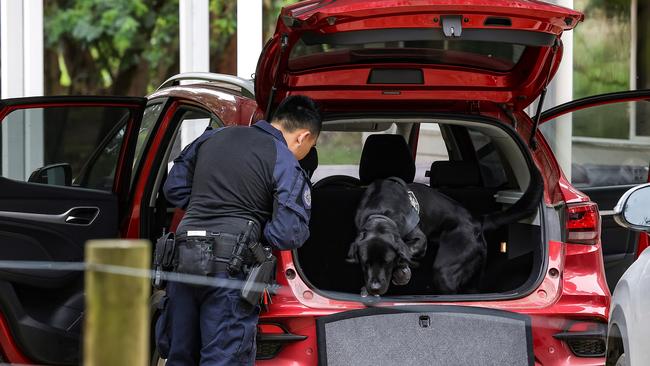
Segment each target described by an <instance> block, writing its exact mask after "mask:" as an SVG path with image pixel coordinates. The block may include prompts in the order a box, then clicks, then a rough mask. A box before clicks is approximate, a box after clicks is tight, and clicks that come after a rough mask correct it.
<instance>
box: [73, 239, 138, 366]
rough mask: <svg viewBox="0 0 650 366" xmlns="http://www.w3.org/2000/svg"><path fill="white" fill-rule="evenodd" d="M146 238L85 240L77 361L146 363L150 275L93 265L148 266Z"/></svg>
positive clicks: (97, 365) (93, 365)
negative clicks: (82, 316)
mask: <svg viewBox="0 0 650 366" xmlns="http://www.w3.org/2000/svg"><path fill="white" fill-rule="evenodd" d="M150 264H151V243H149V241H147V240H91V241H88V243H87V244H86V265H87V266H88V268H87V269H86V274H85V275H86V277H85V280H86V314H85V329H84V354H83V360H84V362H83V364H84V365H86V366H109V365H110V366H114V365H132V366H145V365H147V364H148V363H149V336H150V335H149V331H150V327H149V296H150V292H151V282H150V279H149V278H147V277H144V276H130V275H124V274H114V273H110V272H105V271H102V270H101V268H93V265H113V266H124V267H131V268H134V269H138V270H149V269H150Z"/></svg>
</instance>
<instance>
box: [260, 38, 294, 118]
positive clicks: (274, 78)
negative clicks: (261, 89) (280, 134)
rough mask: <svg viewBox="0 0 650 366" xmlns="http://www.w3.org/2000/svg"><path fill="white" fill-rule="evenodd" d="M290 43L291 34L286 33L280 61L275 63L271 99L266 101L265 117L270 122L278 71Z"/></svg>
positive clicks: (281, 43)
mask: <svg viewBox="0 0 650 366" xmlns="http://www.w3.org/2000/svg"><path fill="white" fill-rule="evenodd" d="M288 44H289V36H288V35H287V34H286V33H284V34H282V36H281V37H280V53H279V54H278V62H277V63H276V64H275V75H273V84H272V85H271V91H270V92H269V101H268V102H267V103H266V116H264V118H265V119H266V121H268V122H269V123H270V122H271V105H272V104H273V98H275V93H276V91H277V90H278V88H277V83H278V71H279V70H280V62H282V57H284V52H285V51H286V50H287V45H288Z"/></svg>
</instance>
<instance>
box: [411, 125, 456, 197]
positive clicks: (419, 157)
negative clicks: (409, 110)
mask: <svg viewBox="0 0 650 366" xmlns="http://www.w3.org/2000/svg"><path fill="white" fill-rule="evenodd" d="M438 160H449V153H448V152H447V146H446V144H445V140H444V139H443V137H442V133H441V132H440V126H439V125H438V124H437V123H422V124H420V135H419V137H418V148H417V152H416V155H415V179H414V180H413V181H414V182H416V183H423V184H427V185H428V184H429V177H427V176H426V173H427V171H428V170H430V169H431V164H432V163H433V162H434V161H438Z"/></svg>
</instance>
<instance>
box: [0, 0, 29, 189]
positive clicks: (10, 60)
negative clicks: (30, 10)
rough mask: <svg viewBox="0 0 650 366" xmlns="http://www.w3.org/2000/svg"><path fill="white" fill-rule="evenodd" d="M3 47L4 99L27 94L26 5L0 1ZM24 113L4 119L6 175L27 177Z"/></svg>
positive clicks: (3, 165) (3, 137) (4, 170)
mask: <svg viewBox="0 0 650 366" xmlns="http://www.w3.org/2000/svg"><path fill="white" fill-rule="evenodd" d="M0 6H1V8H0V16H1V17H2V18H0V32H1V33H2V34H1V37H2V40H1V41H0V42H2V49H1V50H0V53H2V55H1V56H0V57H1V58H2V61H1V62H2V85H1V86H0V87H1V88H2V99H6V98H14V97H20V96H22V95H23V4H22V2H20V1H11V0H2V2H0ZM23 128H24V127H23V123H22V114H21V113H13V114H11V115H10V117H9V118H7V119H5V120H4V121H2V176H3V177H8V178H15V179H23V177H24V171H25V155H24V149H25V138H24V134H23V132H24V130H23Z"/></svg>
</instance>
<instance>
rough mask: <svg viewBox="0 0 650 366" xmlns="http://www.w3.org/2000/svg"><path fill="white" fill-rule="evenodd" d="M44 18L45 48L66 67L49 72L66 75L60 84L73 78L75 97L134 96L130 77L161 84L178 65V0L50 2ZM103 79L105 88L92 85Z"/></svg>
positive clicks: (46, 5)
mask: <svg viewBox="0 0 650 366" xmlns="http://www.w3.org/2000/svg"><path fill="white" fill-rule="evenodd" d="M44 15H45V19H44V31H45V45H46V48H47V49H49V51H51V52H54V53H56V54H59V55H61V56H62V57H59V58H58V60H59V62H63V63H64V65H58V67H55V65H50V67H52V69H53V70H54V71H53V72H56V71H57V69H58V70H59V71H61V77H60V81H64V80H65V79H72V83H71V85H70V90H69V91H70V92H76V91H78V90H84V91H85V90H90V91H96V92H98V93H102V92H113V93H120V92H122V93H129V92H130V91H132V90H133V88H132V87H131V86H132V84H133V82H132V81H131V80H128V78H129V77H130V76H133V77H134V78H136V77H139V78H141V79H142V78H144V79H149V78H154V79H157V77H156V74H157V73H158V71H159V70H161V69H167V68H169V67H170V66H171V65H173V64H174V63H176V62H177V61H176V60H175V59H176V58H178V56H177V52H178V0H171V1H170V0H155V1H145V0H110V1H106V0H49V1H46V2H45V7H44ZM145 63H146V64H145ZM136 70H137V71H140V72H141V71H142V70H146V71H147V72H146V73H145V74H146V75H138V74H139V73H138V72H137V71H136ZM65 72H70V73H71V75H65ZM131 74H133V75H131ZM120 77H122V78H123V79H124V80H120ZM98 80H102V81H103V83H102V84H103V85H91V83H97V81H98ZM140 81H141V84H142V80H140ZM158 81H159V80H156V82H158ZM84 82H87V83H88V85H84V86H81V85H77V84H79V83H84ZM147 82H148V80H144V83H145V85H146V84H147ZM115 83H119V85H115ZM61 84H62V86H65V84H64V83H61ZM113 86H115V87H119V88H123V89H125V90H115V89H114V88H113V89H112V90H111V87H113ZM102 87H103V89H105V90H102ZM142 92H143V93H142V94H144V90H143V91H142Z"/></svg>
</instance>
